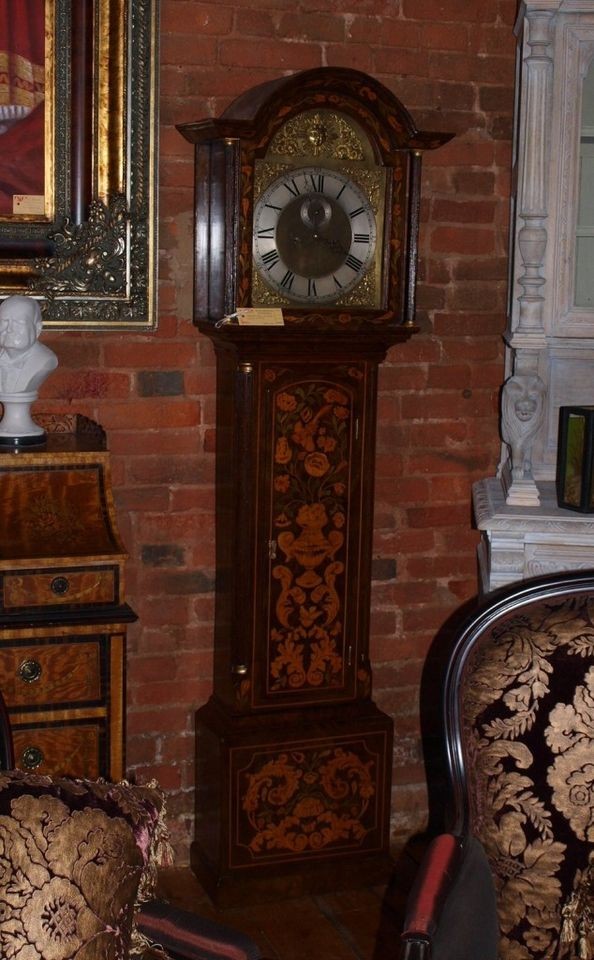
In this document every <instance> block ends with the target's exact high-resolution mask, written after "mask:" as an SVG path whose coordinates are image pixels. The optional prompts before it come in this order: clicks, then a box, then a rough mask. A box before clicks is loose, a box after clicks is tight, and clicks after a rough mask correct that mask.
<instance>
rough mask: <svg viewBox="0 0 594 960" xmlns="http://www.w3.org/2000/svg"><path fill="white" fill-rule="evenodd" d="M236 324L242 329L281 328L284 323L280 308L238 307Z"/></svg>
mask: <svg viewBox="0 0 594 960" xmlns="http://www.w3.org/2000/svg"><path fill="white" fill-rule="evenodd" d="M237 322H238V323H239V324H240V326H244V327H282V326H284V323H285V321H284V320H283V311H282V310H281V309H280V307H238V308H237Z"/></svg>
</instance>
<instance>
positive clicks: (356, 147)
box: [268, 110, 373, 160]
mask: <svg viewBox="0 0 594 960" xmlns="http://www.w3.org/2000/svg"><path fill="white" fill-rule="evenodd" d="M274 154H276V155H277V156H282V157H294V156H299V157H304V156H305V157H307V156H310V157H313V158H315V159H316V160H369V159H371V158H372V156H373V154H372V153H371V151H370V149H369V144H368V143H367V144H366V143H365V138H364V136H363V135H362V134H360V133H359V132H358V131H357V128H356V126H355V125H354V124H353V123H351V122H350V121H349V120H348V119H347V118H346V117H345V116H341V115H339V114H337V113H332V112H331V111H330V110H315V111H308V112H306V113H301V114H299V115H298V116H297V117H294V118H293V119H291V120H288V121H287V123H286V124H285V125H284V126H283V127H281V129H280V130H279V132H278V133H277V134H276V136H275V137H273V139H272V141H271V143H270V147H269V150H268V155H269V156H272V155H274Z"/></svg>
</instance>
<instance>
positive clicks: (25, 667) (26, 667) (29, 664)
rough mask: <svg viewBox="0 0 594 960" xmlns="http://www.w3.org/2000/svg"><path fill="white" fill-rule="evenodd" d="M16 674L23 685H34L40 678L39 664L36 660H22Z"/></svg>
mask: <svg viewBox="0 0 594 960" xmlns="http://www.w3.org/2000/svg"><path fill="white" fill-rule="evenodd" d="M18 673H19V677H20V678H21V680H22V681H23V683H35V682H36V680H39V678H40V677H41V664H40V663H39V661H38V660H23V662H22V663H21V665H20V667H19V671H18Z"/></svg>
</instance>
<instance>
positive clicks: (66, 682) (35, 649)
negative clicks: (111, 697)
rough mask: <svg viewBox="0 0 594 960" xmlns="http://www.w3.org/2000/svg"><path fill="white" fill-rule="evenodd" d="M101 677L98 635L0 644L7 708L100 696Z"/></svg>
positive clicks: (1, 678) (0, 672) (1, 683)
mask: <svg viewBox="0 0 594 960" xmlns="http://www.w3.org/2000/svg"><path fill="white" fill-rule="evenodd" d="M101 678H102V670H101V642H100V640H99V639H98V638H97V639H92V640H85V641H79V642H78V643H45V644H39V643H31V644H18V645H17V644H15V645H14V646H8V647H0V689H1V690H2V693H3V696H4V699H5V700H6V703H7V705H8V707H9V709H12V708H15V707H29V706H42V705H43V706H51V705H52V704H58V703H61V704H64V703H69V704H72V703H85V702H86V703H88V702H89V701H97V700H100V699H101V697H102V695H103V691H102V686H103V685H102V682H101Z"/></svg>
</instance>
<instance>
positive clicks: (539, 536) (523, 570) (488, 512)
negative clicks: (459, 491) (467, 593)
mask: <svg viewBox="0 0 594 960" xmlns="http://www.w3.org/2000/svg"><path fill="white" fill-rule="evenodd" d="M539 487H540V495H541V504H540V506H539V507H538V508H536V509H535V508H534V507H520V506H509V505H508V504H506V502H505V497H504V492H503V488H502V485H501V483H500V481H499V480H498V479H497V478H496V477H491V478H489V479H487V480H481V481H479V482H478V483H477V484H475V487H474V508H475V516H476V524H477V527H478V529H479V530H482V531H483V539H482V542H481V545H480V547H479V563H480V570H481V587H482V589H483V591H484V592H488V591H490V590H495V589H496V588H497V587H502V586H504V585H505V584H507V583H513V582H514V581H515V580H523V579H525V578H526V577H536V576H540V575H541V574H545V573H556V572H558V571H561V570H582V569H589V568H590V567H592V565H593V563H594V546H593V545H594V517H591V516H588V515H587V514H583V515H580V514H575V513H572V512H571V511H570V510H562V509H561V508H560V507H558V506H557V499H556V496H555V485H554V484H553V483H552V482H550V481H544V482H542V483H540V484H539Z"/></svg>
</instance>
